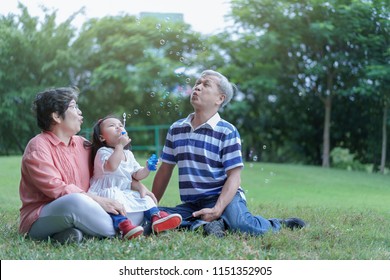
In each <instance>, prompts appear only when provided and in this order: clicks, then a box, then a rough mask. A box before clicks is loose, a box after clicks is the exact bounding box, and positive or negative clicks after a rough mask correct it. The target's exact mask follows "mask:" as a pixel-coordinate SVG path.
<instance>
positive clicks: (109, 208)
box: [87, 193, 126, 216]
mask: <svg viewBox="0 0 390 280" xmlns="http://www.w3.org/2000/svg"><path fill="white" fill-rule="evenodd" d="M87 195H88V196H89V197H91V198H92V199H93V200H95V201H96V202H97V203H98V204H99V205H100V206H101V207H102V208H103V209H104V211H106V212H107V213H111V214H114V215H118V214H121V215H123V216H126V208H125V206H123V204H122V203H120V202H118V201H116V200H114V199H111V198H106V197H101V196H97V195H94V194H90V193H87Z"/></svg>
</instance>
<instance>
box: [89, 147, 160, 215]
mask: <svg viewBox="0 0 390 280" xmlns="http://www.w3.org/2000/svg"><path fill="white" fill-rule="evenodd" d="M113 152H114V150H113V149H112V148H108V147H102V148H100V149H99V150H98V151H97V153H96V156H95V161H94V172H93V177H92V178H91V182H90V183H91V184H90V185H91V186H90V188H89V191H88V192H90V193H93V194H96V195H98V196H103V197H108V198H112V199H115V200H117V201H119V202H120V203H122V204H123V205H124V206H125V207H126V212H127V213H134V212H143V211H146V210H148V209H150V208H152V207H156V204H155V203H154V201H153V200H152V198H151V197H150V196H145V197H144V198H141V196H140V194H139V192H137V191H133V190H131V182H132V174H133V173H134V172H137V171H138V170H139V169H141V168H142V167H141V165H140V164H139V163H138V162H137V161H136V160H135V158H134V155H133V153H132V152H131V151H129V150H125V151H124V152H125V155H126V161H122V162H121V163H120V165H119V167H118V168H117V170H115V171H113V172H108V171H104V169H103V166H104V163H105V162H106V160H107V159H108V158H109V157H110V156H111V154H112V153H113Z"/></svg>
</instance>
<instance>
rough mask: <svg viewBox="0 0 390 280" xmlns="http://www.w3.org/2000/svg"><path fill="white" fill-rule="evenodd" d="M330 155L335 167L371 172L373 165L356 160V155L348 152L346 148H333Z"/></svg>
mask: <svg viewBox="0 0 390 280" xmlns="http://www.w3.org/2000/svg"><path fill="white" fill-rule="evenodd" d="M330 156H331V158H332V166H333V167H335V168H340V169H346V170H349V171H351V170H355V171H356V170H358V171H367V172H372V168H373V165H368V164H366V165H365V164H362V163H360V162H359V161H358V160H356V155H355V154H352V153H350V151H349V149H347V148H341V147H336V148H333V150H332V151H331V153H330Z"/></svg>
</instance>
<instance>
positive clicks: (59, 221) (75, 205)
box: [29, 193, 115, 240]
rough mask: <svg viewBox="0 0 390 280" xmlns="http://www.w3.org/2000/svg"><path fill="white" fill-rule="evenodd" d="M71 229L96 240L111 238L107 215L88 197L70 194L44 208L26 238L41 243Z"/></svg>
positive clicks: (109, 219)
mask: <svg viewBox="0 0 390 280" xmlns="http://www.w3.org/2000/svg"><path fill="white" fill-rule="evenodd" d="M71 228H77V229H79V230H80V231H82V232H83V233H84V234H87V235H90V236H96V237H113V236H114V235H115V229H114V227H113V223H112V219H111V218H110V215H108V214H107V212H106V211H104V210H103V208H102V207H101V206H100V205H99V204H98V203H97V202H96V201H94V200H93V199H92V198H90V197H89V196H87V195H85V194H82V193H73V194H68V195H65V196H62V197H60V198H58V199H56V200H54V201H53V202H50V203H49V204H47V205H45V206H44V207H43V208H42V211H41V213H40V215H39V218H38V220H36V221H35V222H34V224H33V225H32V227H31V229H30V231H29V236H30V237H31V238H34V239H39V240H44V239H47V238H48V237H49V236H52V235H54V234H55V233H59V232H63V231H65V230H68V229H71Z"/></svg>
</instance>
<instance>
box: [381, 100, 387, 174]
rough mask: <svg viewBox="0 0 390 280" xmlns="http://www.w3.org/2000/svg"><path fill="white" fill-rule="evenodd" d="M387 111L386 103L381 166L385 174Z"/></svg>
mask: <svg viewBox="0 0 390 280" xmlns="http://www.w3.org/2000/svg"><path fill="white" fill-rule="evenodd" d="M387 109H388V106H387V104H386V103H385V106H384V108H383V121H382V156H381V166H380V172H381V173H382V174H384V173H385V166H386V153H387Z"/></svg>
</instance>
